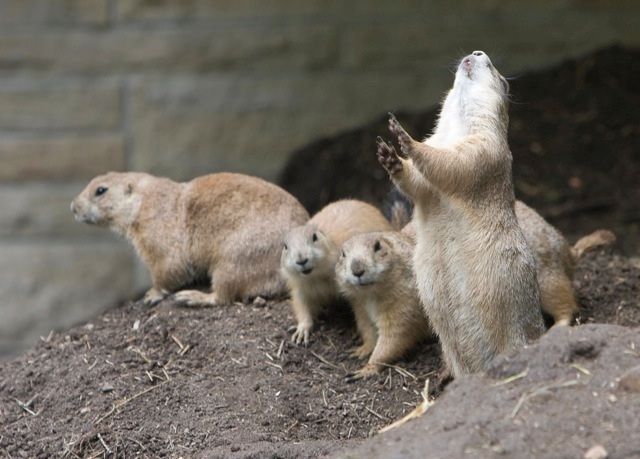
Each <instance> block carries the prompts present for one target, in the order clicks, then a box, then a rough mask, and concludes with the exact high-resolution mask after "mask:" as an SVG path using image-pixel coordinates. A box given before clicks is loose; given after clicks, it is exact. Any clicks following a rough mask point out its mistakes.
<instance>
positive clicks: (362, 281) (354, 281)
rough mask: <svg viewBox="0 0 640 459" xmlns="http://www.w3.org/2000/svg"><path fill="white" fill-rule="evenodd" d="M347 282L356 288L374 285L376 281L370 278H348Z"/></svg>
mask: <svg viewBox="0 0 640 459" xmlns="http://www.w3.org/2000/svg"><path fill="white" fill-rule="evenodd" d="M347 282H348V283H349V284H351V285H353V286H355V287H365V286H367V285H371V284H373V283H374V282H375V279H371V278H369V277H356V276H349V277H347Z"/></svg>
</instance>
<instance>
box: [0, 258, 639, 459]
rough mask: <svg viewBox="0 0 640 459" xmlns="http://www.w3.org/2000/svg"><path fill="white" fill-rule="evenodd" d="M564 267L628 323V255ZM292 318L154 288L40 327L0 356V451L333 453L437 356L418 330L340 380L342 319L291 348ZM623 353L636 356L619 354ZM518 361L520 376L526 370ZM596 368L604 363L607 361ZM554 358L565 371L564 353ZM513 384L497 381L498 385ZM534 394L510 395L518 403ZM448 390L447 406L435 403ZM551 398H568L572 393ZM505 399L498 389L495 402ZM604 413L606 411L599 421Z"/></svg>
mask: <svg viewBox="0 0 640 459" xmlns="http://www.w3.org/2000/svg"><path fill="white" fill-rule="evenodd" d="M575 279H576V281H575V284H576V287H577V290H578V295H579V298H580V301H581V302H582V303H583V305H584V306H585V307H584V309H583V311H582V313H581V316H580V321H581V322H582V323H592V322H608V323H615V324H624V325H629V326H638V325H640V295H638V290H639V289H640V263H639V262H638V260H637V259H636V260H630V259H628V258H625V257H620V256H616V255H611V254H609V253H607V251H604V252H598V253H592V254H589V255H587V256H586V257H585V258H583V259H582V260H581V261H580V263H579V264H578V271H577V273H576V278H575ZM292 323H293V318H292V316H291V314H290V312H289V305H288V304H287V303H269V304H267V305H266V306H265V307H258V306H247V305H238V304H236V305H230V306H228V307H220V308H213V309H188V308H178V307H176V306H175V305H174V304H173V303H171V302H170V301H165V302H163V303H161V304H160V305H159V306H157V307H155V308H152V309H148V308H145V307H144V306H142V305H141V304H140V303H130V304H125V305H122V306H120V307H118V308H116V309H113V310H111V311H108V312H107V313H105V314H104V315H102V316H100V317H98V318H97V319H96V320H94V321H93V322H91V323H89V324H86V325H84V326H80V327H76V328H73V329H71V330H69V331H68V332H66V333H61V334H57V333H56V334H53V335H52V336H50V337H45V338H43V340H42V342H40V343H39V344H38V345H37V346H36V347H35V348H34V349H33V350H31V351H29V352H27V353H26V354H25V355H23V356H21V357H19V358H17V359H15V360H12V361H8V362H2V363H0V426H1V427H0V456H6V457H51V456H54V455H58V456H60V455H63V456H64V455H66V456H67V457H75V456H74V455H76V456H79V457H89V456H92V455H93V456H94V457H97V456H104V455H105V453H106V452H107V448H109V450H110V451H112V452H113V454H114V455H115V456H117V457H121V456H125V455H126V456H131V455H134V454H141V455H143V456H147V457H163V456H171V457H179V456H185V457H193V456H197V455H201V457H230V456H235V457H274V456H275V457H299V456H307V457H309V456H322V455H325V454H329V453H337V451H338V449H340V448H341V447H344V446H347V445H348V446H350V447H352V446H354V445H357V444H358V442H359V441H361V440H362V439H364V438H367V437H368V436H369V434H370V433H371V432H374V431H376V430H377V429H379V428H380V427H382V426H384V425H386V424H388V423H389V422H390V421H391V420H394V419H396V418H398V417H400V416H401V415H403V414H404V413H406V412H408V411H409V410H411V409H412V407H413V405H414V404H415V403H416V401H417V400H419V399H420V397H419V391H420V390H421V389H422V385H423V383H424V379H425V378H427V377H433V376H434V375H435V373H436V372H437V371H438V370H439V367H440V359H439V349H438V346H437V344H433V343H425V344H424V345H423V346H422V347H420V348H419V349H418V350H417V351H416V352H415V353H414V355H413V356H410V357H408V358H407V359H405V360H404V361H402V362H399V363H398V366H397V367H394V368H389V369H388V370H387V371H385V372H384V374H382V375H381V376H379V377H378V378H374V379H371V380H367V381H361V382H358V383H354V384H347V383H345V382H344V379H343V378H344V376H345V374H346V373H347V372H349V371H352V370H354V369H356V368H358V365H359V363H358V362H357V361H356V360H354V359H351V358H349V357H347V355H346V350H347V349H348V348H349V347H351V346H353V345H354V344H355V341H354V338H353V331H352V328H350V324H349V323H348V322H345V321H343V322H340V323H338V324H335V323H333V322H329V321H327V322H324V323H322V324H321V326H320V329H319V330H318V331H316V333H315V334H314V335H313V336H314V339H313V342H312V343H311V345H310V346H309V348H304V347H297V346H294V345H292V344H290V342H289V332H288V331H287V327H288V326H290V325H291V324H292ZM576 330H577V329H576ZM572 333H581V332H578V331H575V332H574V331H572ZM603 333H604V332H603ZM576 336H581V335H576ZM567 339H568V338H567ZM637 345H638V349H640V342H638V343H637ZM607 349H613V348H607ZM532 352H534V351H533V350H528V351H527V353H525V354H523V355H525V356H528V355H529V353H532ZM535 352H537V351H535ZM608 352H609V351H606V352H604V351H603V353H602V355H603V356H608V357H607V358H609V359H613V360H612V363H611V364H610V365H614V364H615V365H618V364H621V362H626V360H615V359H614V356H613V355H611V356H610V354H609V353H608ZM623 354H624V353H623ZM531 355H533V354H531ZM623 357H624V359H632V358H635V359H636V360H637V362H638V363H637V364H640V359H638V358H637V357H634V356H633V355H632V354H629V355H626V354H624V356H623ZM518 358H519V359H520V358H521V357H518ZM580 362H582V361H579V362H578V363H580ZM593 362H594V363H593V364H592V362H591V361H589V362H586V363H582V364H583V366H585V367H586V368H588V369H589V370H590V371H596V370H597V371H598V373H597V374H598V375H599V374H600V370H598V366H597V365H600V360H599V359H597V360H594V361H593ZM596 364H597V365H596ZM603 364H604V363H603ZM549 365H551V363H550V364H549ZM565 367H566V368H565ZM531 368H532V369H531V370H530V372H531V375H530V376H529V378H533V375H534V374H538V373H536V372H537V371H538V370H535V371H534V370H533V368H534V367H533V366H532V367H531ZM603 368H604V369H609V370H611V371H609V373H610V376H611V377H612V378H613V377H615V376H617V375H618V373H617V370H616V371H613V369H614V367H613V366H605V367H603ZM505 371H506V370H505ZM562 371H566V372H571V371H573V372H574V373H575V369H572V368H570V367H568V366H567V365H564V366H563V367H562ZM562 374H563V375H564V373H562ZM567 374H569V373H567ZM571 374H573V373H571ZM507 376H508V375H507ZM505 377H506V376H505ZM598 377H599V376H598ZM473 381H476V380H475V379H473ZM478 381H484V380H483V379H482V378H480V379H478ZM526 381H527V384H528V383H529V382H531V384H534V383H535V384H537V383H538V382H539V381H541V379H540V378H539V377H538V376H536V379H531V380H529V379H527V380H526ZM550 381H551V380H550ZM554 381H555V380H554ZM597 381H600V379H594V382H593V384H595V383H596V382H597ZM551 382H553V381H551ZM522 383H524V381H523V382H522ZM522 383H517V384H516V383H514V385H513V386H509V387H508V393H509V394H511V395H510V396H511V397H514V398H515V397H517V396H518V395H517V394H518V392H517V388H520V387H521V386H520V384H522ZM474 384H476V383H474ZM477 384H478V385H482V384H483V383H482V382H478V383H477ZM589 384H592V383H589ZM484 385H487V384H486V383H484ZM455 387H456V386H455V385H454V388H455ZM473 387H474V388H475V386H473ZM512 387H513V389H512ZM522 387H523V388H524V387H525V386H522ZM526 387H529V386H526ZM531 387H533V386H531ZM536 387H537V386H536ZM589 388H590V389H589V390H591V388H592V386H591V385H589ZM454 390H455V392H454V393H458V391H459V390H462V389H454ZM474 390H475V389H474ZM487 390H488V389H487ZM523 390H524V389H523ZM572 390H573V389H572ZM581 390H582V389H581ZM584 390H586V389H584ZM447 392H449V390H447ZM452 392H453V391H452ZM581 393H582V392H581ZM607 393H608V392H607ZM480 394H484V392H479V393H478V395H477V396H476V395H474V394H473V391H468V392H467V393H466V395H465V397H466V400H467V402H465V405H464V406H465V407H466V408H465V409H466V410H467V413H466V414H470V410H471V407H473V406H475V404H478V405H479V406H481V404H482V403H484V402H483V399H482V397H481V395H480ZM576 397H577V396H576ZM619 397H620V398H621V401H622V396H619ZM447 400H451V396H450V397H449V398H448V399H447ZM496 400H497V399H496ZM540 400H542V398H539V399H536V400H535V401H532V402H531V404H529V403H528V404H527V405H526V406H525V407H523V411H522V415H521V416H529V414H528V413H529V410H530V409H531V406H535V404H537V403H540ZM588 400H590V401H589V403H591V398H589V399H588ZM449 403H451V404H452V406H453V405H455V403H453V402H447V404H445V403H443V404H442V405H440V406H442V407H448V406H449ZM496 403H497V402H496ZM598 403H599V402H598ZM580 404H587V403H585V402H584V399H582V401H581V402H580ZM562 406H563V407H564V410H565V411H567V412H570V411H572V410H574V403H572V404H571V405H562ZM598 406H600V405H598ZM613 406H621V407H622V406H623V403H618V405H613ZM512 408H513V403H512V400H511V399H509V401H508V403H506V404H505V405H504V406H503V408H502V409H512ZM444 409H445V408H438V410H441V411H442V410H444ZM447 409H448V408H447ZM451 409H453V408H451ZM557 409H558V410H560V409H561V408H560V407H558V408H557ZM462 411H463V409H462V408H460V409H459V410H458V411H455V413H458V412H462ZM435 412H436V411H435V410H434V413H435ZM487 419H488V418H487ZM544 419H546V418H544ZM616 419H619V418H618V417H617V414H615V413H612V414H611V416H609V415H607V417H606V419H605V421H604V422H614V420H616ZM526 420H527V422H528V423H533V422H536V421H535V418H532V417H527V418H526ZM541 421H542V418H541ZM442 422H444V421H442ZM616 422H617V421H616ZM452 425H454V424H452ZM528 425H529V424H527V426H528ZM602 425H605V424H602ZM616 426H617V424H616ZM574 427H575V426H574ZM588 427H589V429H592V427H591V426H588ZM527 428H529V427H527ZM616 428H618V427H616ZM512 429H513V430H514V431H516V430H518V429H519V427H518V425H513V427H512ZM520 431H522V430H520ZM594 432H595V431H594ZM598 432H599V431H598ZM514 435H515V434H514ZM581 435H582V434H581ZM584 435H587V434H584ZM383 438H388V437H383ZM532 438H533V437H532ZM535 438H537V437H535ZM562 438H564V439H565V440H566V439H567V438H569V437H568V436H563V437H562ZM603 441H604V440H603ZM536 444H537V443H536ZM501 445H503V447H507V446H508V445H506V444H502V443H501ZM583 446H586V445H583Z"/></svg>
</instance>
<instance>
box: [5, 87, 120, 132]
mask: <svg viewBox="0 0 640 459" xmlns="http://www.w3.org/2000/svg"><path fill="white" fill-rule="evenodd" d="M120 109H121V107H120V87H119V84H118V82H115V81H107V82H103V81H99V80H98V81H96V80H82V81H77V80H57V81H51V80H49V79H28V78H19V79H15V78H14V79H0V130H7V131H8V130H30V131H33V130H55V129H115V128H117V127H118V126H119V123H120Z"/></svg>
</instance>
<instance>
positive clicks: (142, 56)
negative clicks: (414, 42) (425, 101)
mask: <svg viewBox="0 0 640 459" xmlns="http://www.w3.org/2000/svg"><path fill="white" fill-rule="evenodd" d="M337 42H338V36H337V34H336V30H335V27H334V26H325V25H308V24H302V25H276V26H268V25H257V26H256V25H253V26H226V27H206V28H202V27H200V28H198V27H177V28H176V27H166V28H159V29H145V28H127V29H120V28H118V29H106V30H69V31H61V30H60V31H58V30H55V31H43V32H37V33H34V32H33V31H20V32H12V33H7V34H4V35H3V37H2V40H0V67H8V66H11V67H19V68H24V69H32V70H33V71H38V72H48V73H56V74H68V73H70V72H74V73H82V74H89V75H103V74H113V73H118V72H140V71H154V70H155V71H157V70H162V71H169V72H178V73H184V72H201V71H206V70H212V69H215V70H224V71H228V70H234V69H239V70H251V69H260V70H262V71H273V70H275V71H279V72H280V71H282V69H289V70H294V69H313V70H315V69H319V68H323V67H326V66H328V65H333V64H335V63H336V62H337V52H338V43H337ZM132 44H135V46H132Z"/></svg>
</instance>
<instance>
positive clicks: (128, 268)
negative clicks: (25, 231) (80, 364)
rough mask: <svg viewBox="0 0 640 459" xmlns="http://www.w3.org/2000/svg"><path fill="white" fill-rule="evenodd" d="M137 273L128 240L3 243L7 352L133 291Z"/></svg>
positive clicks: (0, 335)
mask: <svg viewBox="0 0 640 459" xmlns="http://www.w3.org/2000/svg"><path fill="white" fill-rule="evenodd" d="M132 276H133V264H132V258H131V249H130V248H129V247H127V244H126V243H124V242H121V243H90V244H79V243H56V242H51V241H49V242H43V243H42V244H30V243H13V244H12V243H7V242H2V243H0V298H2V301H0V316H1V317H2V320H1V321H0V344H1V345H2V346H4V348H5V349H4V352H5V353H6V352H7V348H12V350H15V349H16V348H18V347H27V346H31V345H33V344H34V343H35V342H36V340H37V339H38V336H40V335H44V336H46V335H47V334H48V332H49V331H50V330H52V329H53V330H63V329H65V328H67V327H69V326H71V325H73V324H77V323H81V322H83V321H86V320H89V319H90V318H92V317H93V316H95V315H96V314H97V313H98V312H99V311H101V310H102V309H104V308H105V307H108V306H111V305H113V304H116V303H118V302H120V301H123V300H124V299H126V298H128V297H129V296H130V295H131V294H132V278H133V277H132ZM0 353H2V350H0Z"/></svg>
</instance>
